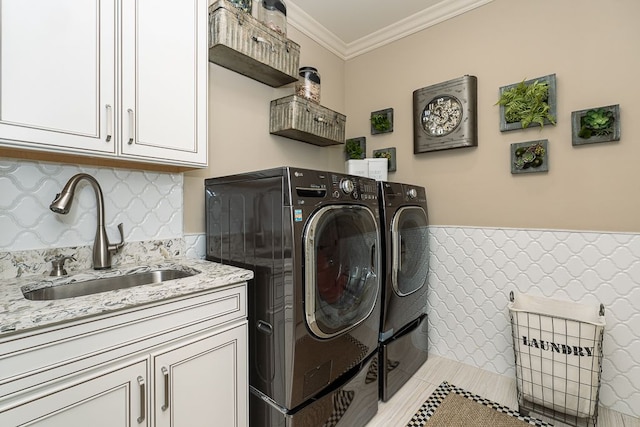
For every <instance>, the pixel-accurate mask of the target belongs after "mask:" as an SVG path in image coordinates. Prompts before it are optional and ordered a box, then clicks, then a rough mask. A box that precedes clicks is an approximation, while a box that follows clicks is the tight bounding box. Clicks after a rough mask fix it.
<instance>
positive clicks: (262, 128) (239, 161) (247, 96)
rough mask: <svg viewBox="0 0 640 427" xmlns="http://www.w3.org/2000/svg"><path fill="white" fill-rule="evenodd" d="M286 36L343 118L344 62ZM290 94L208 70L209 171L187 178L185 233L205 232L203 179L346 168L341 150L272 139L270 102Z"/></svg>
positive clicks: (292, 33)
mask: <svg viewBox="0 0 640 427" xmlns="http://www.w3.org/2000/svg"><path fill="white" fill-rule="evenodd" d="M288 36H289V38H290V39H292V40H294V41H295V42H296V43H298V44H300V46H301V49H300V65H301V66H303V65H310V66H315V67H316V68H318V70H319V73H320V76H321V79H322V92H321V102H322V105H324V106H325V107H327V108H331V109H332V110H335V111H338V112H341V113H345V103H344V82H345V76H344V67H345V64H344V61H343V60H342V59H340V58H338V57H337V56H335V55H334V54H332V53H330V52H329V51H328V50H326V49H324V48H322V47H321V46H320V45H318V44H317V43H316V42H314V41H313V40H311V39H309V38H308V37H307V36H305V35H303V34H302V33H300V32H299V31H296V30H295V28H289V31H288ZM291 94H293V85H287V86H285V87H282V88H272V87H270V86H267V85H264V84H262V83H259V82H257V81H255V80H252V79H250V78H248V77H245V76H243V75H240V74H237V73H235V72H232V71H229V70H227V69H225V68H222V67H220V66H218V65H215V64H210V65H209V167H208V168H207V169H203V170H197V171H191V172H187V173H185V176H184V229H185V233H202V232H204V230H205V223H204V179H205V178H209V177H215V176H222V175H228V174H233V173H240V172H247V171H251V170H260V169H266V168H271V167H277V166H289V165H290V166H298V167H305V168H311V169H321V170H336V166H334V165H338V166H337V167H339V168H343V167H344V165H343V163H342V162H341V160H342V157H341V156H342V148H343V147H342V146H335V147H318V146H315V145H312V144H307V143H304V142H300V141H294V140H292V139H288V138H283V137H280V136H275V135H270V134H269V103H270V102H271V100H273V99H277V98H281V97H283V96H288V95H291ZM338 158H339V159H340V161H336V159H338ZM340 170H341V169H340Z"/></svg>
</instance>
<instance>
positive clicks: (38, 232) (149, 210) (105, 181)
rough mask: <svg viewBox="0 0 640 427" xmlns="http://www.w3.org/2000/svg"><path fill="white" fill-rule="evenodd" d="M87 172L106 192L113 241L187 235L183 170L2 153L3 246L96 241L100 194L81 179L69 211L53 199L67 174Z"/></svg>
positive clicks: (27, 247)
mask: <svg viewBox="0 0 640 427" xmlns="http://www.w3.org/2000/svg"><path fill="white" fill-rule="evenodd" d="M81 172H84V173H88V174H89V175H92V176H93V177H94V178H96V180H97V181H98V182H99V184H100V187H101V188H102V193H103V196H104V209H105V226H106V229H107V234H108V235H109V238H110V240H111V242H118V241H119V239H120V237H119V234H118V230H117V225H118V224H119V223H123V226H124V236H125V241H127V242H133V241H144V240H157V239H170V238H175V237H182V234H183V218H182V212H183V209H182V201H183V197H182V195H183V187H182V186H183V175H182V174H180V173H161V172H148V171H137V170H129V169H115V168H102V167H91V166H80V165H77V166H76V165H63V164H58V163H46V162H32V161H23V160H13V159H0V189H1V192H0V193H1V194H2V197H0V230H2V231H1V232H0V251H19V250H30V249H41V248H54V247H66V246H83V245H92V244H93V240H94V237H95V233H96V222H97V207H96V198H95V195H94V192H93V190H92V188H91V186H90V185H88V183H87V182H86V181H81V182H80V183H79V184H78V187H77V189H76V196H75V199H74V202H73V206H72V207H71V210H70V212H69V213H68V214H67V215H60V214H56V213H53V212H51V211H50V210H49V204H50V203H51V201H53V199H54V197H55V195H56V194H57V193H59V192H60V191H61V190H62V188H63V187H64V185H65V184H66V182H67V180H68V179H69V178H71V177H72V176H73V175H75V174H77V173H81Z"/></svg>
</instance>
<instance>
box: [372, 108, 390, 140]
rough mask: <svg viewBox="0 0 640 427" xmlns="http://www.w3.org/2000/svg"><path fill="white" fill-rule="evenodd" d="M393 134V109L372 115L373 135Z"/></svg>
mask: <svg viewBox="0 0 640 427" xmlns="http://www.w3.org/2000/svg"><path fill="white" fill-rule="evenodd" d="M387 132H393V108H385V109H384V110H378V111H374V112H372V113H371V135H376V134H379V133H387Z"/></svg>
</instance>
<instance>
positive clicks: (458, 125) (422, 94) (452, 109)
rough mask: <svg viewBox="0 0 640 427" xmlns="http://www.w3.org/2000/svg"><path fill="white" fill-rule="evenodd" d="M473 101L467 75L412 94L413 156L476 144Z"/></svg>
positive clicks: (472, 78)
mask: <svg viewBox="0 0 640 427" xmlns="http://www.w3.org/2000/svg"><path fill="white" fill-rule="evenodd" d="M476 99H477V79H476V77H475V76H468V75H467V76H463V77H460V78H457V79H454V80H449V81H446V82H443V83H439V84H436V85H433V86H428V87H425V88H422V89H418V90H416V91H414V92H413V108H414V119H413V121H414V129H413V137H414V138H413V141H414V143H413V152H414V154H418V153H424V152H428V151H437V150H447V149H451V148H460V147H470V146H476V145H478V139H477V124H476V122H477V113H476V104H477V101H476Z"/></svg>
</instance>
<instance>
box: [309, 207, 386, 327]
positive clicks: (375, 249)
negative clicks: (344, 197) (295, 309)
mask: <svg viewBox="0 0 640 427" xmlns="http://www.w3.org/2000/svg"><path fill="white" fill-rule="evenodd" d="M304 239H305V245H304V246H305V254H304V259H305V261H304V267H305V315H306V320H307V325H308V326H309V329H310V330H311V332H312V333H313V334H314V335H316V336H317V337H319V338H331V337H334V336H336V335H339V334H341V333H344V332H346V331H347V330H349V329H351V328H353V327H355V326H356V325H358V324H359V323H361V322H363V321H364V320H365V319H367V318H368V317H369V315H370V314H371V313H372V311H373V309H374V308H375V306H376V301H377V299H378V290H379V277H378V271H379V265H380V258H379V257H380V254H379V247H380V245H379V234H378V225H377V222H376V218H375V216H374V215H373V213H372V211H371V210H370V209H368V208H366V207H362V206H357V205H334V206H326V207H323V208H321V209H320V210H318V212H316V213H315V214H314V215H313V216H312V217H311V218H310V220H309V223H308V224H307V228H306V230H305V233H304Z"/></svg>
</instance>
